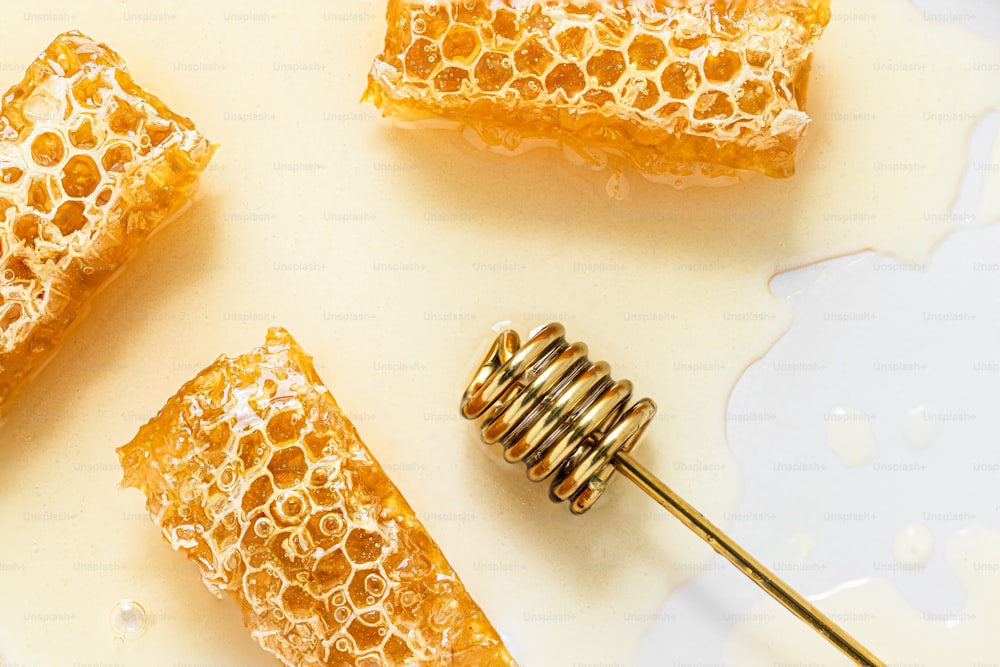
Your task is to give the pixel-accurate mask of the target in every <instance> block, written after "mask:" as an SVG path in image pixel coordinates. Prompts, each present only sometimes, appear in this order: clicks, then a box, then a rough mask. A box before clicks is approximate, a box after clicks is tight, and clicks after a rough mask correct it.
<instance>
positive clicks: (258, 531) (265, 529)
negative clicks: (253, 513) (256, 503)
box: [253, 517, 274, 538]
mask: <svg viewBox="0 0 1000 667" xmlns="http://www.w3.org/2000/svg"><path fill="white" fill-rule="evenodd" d="M253 532H254V535H256V536H257V537H264V538H266V537H268V536H269V535H270V534H271V533H273V532H274V524H273V523H271V520H270V519H268V518H264V517H262V518H260V519H257V520H256V521H254V523H253Z"/></svg>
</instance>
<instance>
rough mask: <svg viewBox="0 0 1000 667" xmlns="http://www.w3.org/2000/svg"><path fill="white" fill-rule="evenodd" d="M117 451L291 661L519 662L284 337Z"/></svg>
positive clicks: (180, 540)
mask: <svg viewBox="0 0 1000 667" xmlns="http://www.w3.org/2000/svg"><path fill="white" fill-rule="evenodd" d="M118 453H119V457H120V459H121V462H122V467H123V468H124V471H125V484H126V485H128V486H134V487H136V488H139V489H142V490H143V491H144V492H145V493H146V496H147V508H148V509H149V512H150V514H151V516H152V517H153V520H154V521H155V522H156V523H157V525H158V526H159V527H160V529H161V530H162V532H163V535H164V537H165V538H166V539H167V541H168V542H169V543H170V544H171V546H173V547H174V549H177V550H180V551H183V552H184V553H185V554H187V556H188V558H190V559H191V560H193V561H195V562H196V563H197V564H198V566H199V567H200V568H201V573H202V578H203V580H204V582H205V585H206V586H207V587H208V588H209V589H210V590H212V591H213V592H215V593H216V594H217V595H221V594H222V593H223V592H226V593H229V594H230V595H231V596H232V597H234V598H235V599H236V600H237V601H238V602H239V603H240V606H241V608H242V609H243V612H244V622H245V623H246V625H247V627H249V628H250V632H251V634H252V635H253V637H254V638H255V639H257V641H258V642H260V644H261V646H263V647H264V648H266V649H267V650H269V651H271V652H273V653H274V654H275V655H276V656H278V658H279V659H280V660H281V661H282V662H283V663H284V664H286V665H305V664H322V665H333V666H338V667H339V666H345V667H346V666H351V667H353V666H355V665H357V666H359V667H395V666H399V667H402V666H403V665H427V666H441V667H444V666H454V667H481V666H486V665H490V666H497V667H501V666H503V665H514V664H515V663H514V661H513V659H512V658H511V657H510V655H509V654H508V653H507V650H506V649H505V648H504V646H503V644H502V643H501V641H500V638H499V636H498V635H497V633H496V631H495V630H494V629H493V627H492V625H490V623H489V621H488V620H487V619H486V617H485V616H484V615H483V612H482V611H481V610H480V608H479V607H478V606H477V605H476V603H475V602H474V601H473V600H472V599H471V598H470V597H469V595H468V593H467V592H466V591H465V588H464V586H463V585H462V583H461V581H460V580H459V578H458V576H457V575H456V574H455V572H454V571H453V570H452V568H451V566H450V565H449V564H448V562H447V561H446V560H445V557H444V555H443V554H442V553H441V551H440V549H438V547H437V545H436V544H435V543H434V541H433V540H432V539H431V537H430V535H428V533H427V531H426V530H425V529H424V527H423V525H422V524H421V523H420V522H419V520H418V519H417V517H416V516H415V515H414V513H413V510H411V509H410V507H409V505H408V504H407V503H406V500H405V499H403V497H402V495H400V493H399V490H398V489H397V488H396V487H395V485H394V484H393V483H392V481H391V480H390V479H389V478H388V476H387V475H386V474H385V472H384V471H383V470H382V467H381V466H380V465H379V463H378V462H377V461H376V460H375V459H374V458H373V457H372V455H371V453H370V452H369V451H368V449H367V447H366V446H365V445H364V443H363V442H362V441H361V439H360V438H359V436H358V435H357V432H356V431H355V430H354V427H353V425H352V424H351V423H350V422H349V421H348V420H347V418H346V417H345V416H344V415H343V414H342V413H341V412H340V409H339V407H338V406H337V404H336V402H335V401H334V399H333V397H332V396H331V395H330V392H329V391H328V390H327V389H326V387H324V386H323V385H322V384H321V382H320V380H319V378H318V377H317V376H316V373H315V371H314V370H313V368H312V363H311V360H310V359H309V358H308V357H307V356H306V355H305V353H304V352H303V351H302V350H301V348H300V347H299V346H298V344H297V343H296V342H295V341H294V340H293V339H292V337H291V336H290V335H289V334H288V333H287V332H286V331H284V330H281V329H272V330H271V331H270V332H269V334H268V337H267V341H266V343H265V345H264V346H263V347H261V348H259V349H257V350H254V351H253V352H251V353H250V354H247V355H244V356H241V357H237V358H233V359H228V358H225V357H223V358H221V359H219V360H218V361H217V362H216V363H215V364H213V365H212V366H210V367H209V368H207V369H205V370H204V371H202V372H201V373H200V374H199V375H198V376H197V377H196V378H195V379H194V380H192V381H191V382H189V383H188V384H187V385H185V386H184V387H182V388H181V390H180V391H179V392H178V393H177V395H175V396H174V397H173V398H172V399H170V401H168V403H167V405H166V406H165V407H164V408H163V410H161V411H160V413H159V414H158V415H157V416H156V418H154V419H153V420H152V421H150V422H149V423H148V424H146V425H145V426H144V427H142V429H141V430H140V431H139V433H138V435H137V436H136V437H135V439H134V440H133V441H132V442H130V443H128V444H127V445H125V446H123V447H121V448H120V449H119V450H118Z"/></svg>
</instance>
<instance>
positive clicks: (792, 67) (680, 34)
mask: <svg viewBox="0 0 1000 667" xmlns="http://www.w3.org/2000/svg"><path fill="white" fill-rule="evenodd" d="M829 18H830V10H829V2H828V0H795V1H793V2H784V3H773V2H764V1H763V0H746V1H743V2H722V1H718V2H679V1H677V0H672V1H671V0H656V1H653V2H623V1H619V2H606V3H596V2H592V3H579V4H567V3H558V2H551V1H547V2H531V3H523V2H511V1H510V0H507V1H506V2H486V1H485V0H475V1H470V2H448V3H438V2H407V1H406V0H390V2H389V8H388V14H387V23H388V30H387V33H386V39H385V50H384V51H383V53H382V54H381V55H380V56H379V57H378V58H377V59H376V61H375V64H374V65H373V67H372V70H371V74H370V75H369V84H368V88H367V90H366V91H365V94H364V98H365V99H366V100H368V101H370V102H372V103H374V104H375V105H376V106H378V107H380V108H381V109H382V110H383V112H384V113H385V114H387V115H393V116H398V117H400V118H403V119H408V120H421V119H427V118H433V117H437V118H443V119H447V120H451V121H458V122H460V123H462V124H465V125H467V126H469V127H471V128H472V129H473V130H474V131H475V132H476V134H477V135H478V137H479V138H480V139H481V140H482V141H483V142H484V143H485V144H486V145H487V146H502V147H505V148H508V149H512V150H513V149H516V148H518V147H519V145H520V144H521V142H522V141H524V140H526V139H549V140H558V141H561V142H563V143H564V144H565V145H567V146H568V147H570V148H572V149H573V150H575V151H577V152H579V153H581V154H586V152H587V151H593V150H601V151H604V152H608V153H612V154H618V155H622V156H624V157H625V158H626V159H627V160H628V161H629V162H631V163H632V164H633V165H634V166H635V167H636V168H638V170H639V171H640V172H641V173H643V174H644V175H646V176H648V177H651V178H654V179H657V180H661V179H662V180H667V181H671V182H676V181H678V178H679V177H688V176H692V175H696V176H704V177H710V178H711V177H720V176H725V177H733V176H736V175H737V174H738V173H739V172H740V171H743V170H750V171H757V172H761V173H764V174H767V175H768V176H773V177H786V176H790V175H792V174H793V173H794V159H795V150H796V147H797V146H798V143H799V140H800V139H801V138H802V136H803V134H804V132H805V129H806V126H807V125H808V123H809V122H810V120H809V117H808V116H807V115H806V114H805V112H804V106H805V99H806V87H807V82H808V76H809V70H810V66H811V54H812V44H813V42H814V41H815V40H816V39H817V38H818V37H819V36H820V34H821V33H822V31H823V28H824V27H825V25H826V23H827V22H828V21H829ZM681 182H683V181H681Z"/></svg>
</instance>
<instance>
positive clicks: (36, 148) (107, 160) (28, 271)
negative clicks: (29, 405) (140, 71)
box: [0, 32, 214, 411]
mask: <svg viewBox="0 0 1000 667" xmlns="http://www.w3.org/2000/svg"><path fill="white" fill-rule="evenodd" d="M213 151H214V146H212V144H210V143H209V142H208V140H207V139H205V137H203V136H202V135H201V134H200V133H199V132H198V131H197V130H196V129H195V127H194V125H193V124H192V123H191V121H190V120H188V119H187V118H184V117H181V116H178V115H177V114H175V113H173V112H172V111H170V110H169V109H168V108H167V107H166V106H164V104H163V103H162V102H161V101H160V100H158V99H157V98H156V97H154V96H152V95H150V94H149V93H147V92H145V91H144V90H142V89H141V88H139V87H138V86H137V85H136V84H135V83H134V82H133V81H132V79H131V77H130V76H129V75H128V73H127V72H126V70H125V65H124V63H123V62H122V60H121V58H120V57H119V56H118V54H116V53H115V52H114V51H112V50H111V49H109V48H108V47H107V46H105V45H103V44H99V43H97V42H95V41H93V40H91V39H89V38H87V37H85V36H83V35H81V34H80V33H78V32H68V33H65V34H62V35H60V36H59V37H57V38H56V39H55V41H53V42H52V44H51V45H49V47H48V48H47V49H46V50H45V52H44V53H43V54H42V55H40V56H39V57H38V59H37V60H35V62H34V63H32V65H31V66H30V67H29V68H28V71H27V74H26V75H25V77H24V79H23V80H22V81H21V83H19V84H18V85H16V86H14V87H13V88H11V89H10V90H9V91H7V93H6V95H5V96H4V98H3V107H2V109H0V207H2V209H3V212H4V213H3V216H2V217H0V411H2V409H3V407H4V405H5V403H7V401H8V399H9V398H10V397H11V396H12V395H13V394H14V392H15V391H16V390H17V388H18V387H19V386H20V385H21V384H22V383H23V382H24V381H25V380H26V379H27V378H28V377H29V376H30V375H31V374H32V373H33V372H34V371H36V370H38V368H40V366H41V365H42V364H43V363H44V361H45V360H47V359H48V358H49V357H50V356H51V354H52V353H53V352H54V351H55V350H56V348H57V347H58V345H59V343H60V342H61V340H62V339H63V337H64V335H65V333H66V330H67V329H68V327H69V326H70V324H72V323H73V321H74V320H76V318H77V316H78V315H79V314H80V312H81V310H82V309H83V307H84V306H85V305H86V303H87V301H88V299H89V298H90V296H91V295H92V294H93V292H94V291H95V290H97V289H98V288H99V287H101V286H102V285H103V284H104V283H106V282H107V280H108V279H109V278H110V277H111V275H112V274H113V273H114V272H115V271H116V270H117V269H119V268H120V267H121V266H122V265H123V264H124V263H125V261H126V259H127V258H128V257H129V256H130V255H131V254H132V253H133V252H134V251H135V249H136V247H137V246H138V244H139V243H140V242H141V241H142V240H143V239H145V238H146V237H147V236H148V235H149V234H150V233H151V232H152V231H153V230H154V229H155V228H156V227H157V226H158V225H159V224H160V223H161V222H163V221H164V220H165V219H166V218H168V217H169V216H170V215H171V214H172V213H174V212H175V211H177V210H178V209H179V208H181V207H182V206H183V205H184V204H185V203H186V202H187V201H188V200H189V199H190V197H191V195H192V194H193V191H194V188H195V186H196V181H197V178H198V175H199V174H200V173H201V172H202V171H203V170H204V169H205V167H206V166H207V165H208V162H209V160H210V159H211V157H212V153H213Z"/></svg>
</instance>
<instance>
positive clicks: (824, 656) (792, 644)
mask: <svg viewBox="0 0 1000 667" xmlns="http://www.w3.org/2000/svg"><path fill="white" fill-rule="evenodd" d="M945 551H946V557H947V560H948V565H949V566H950V567H951V569H952V571H953V572H954V573H955V575H956V576H957V577H958V579H959V581H960V582H961V584H962V587H963V588H964V589H965V591H966V592H967V593H968V599H967V601H966V603H965V605H964V606H962V608H961V609H960V610H958V611H956V612H954V613H952V614H947V615H935V614H927V613H921V612H919V611H917V610H916V609H914V608H913V607H912V606H911V605H910V604H909V602H908V601H907V600H906V599H905V598H904V597H903V596H902V595H901V594H900V592H899V591H898V590H897V589H896V588H894V587H893V586H892V585H891V584H889V583H888V582H887V581H885V580H884V579H879V578H875V579H867V580H860V581H857V582H852V583H849V584H845V585H844V586H841V587H839V588H838V589H836V590H834V591H831V592H830V593H828V594H825V595H820V596H816V597H815V598H814V599H815V601H816V602H817V604H819V605H820V606H821V607H822V608H823V610H824V611H826V612H827V613H828V614H830V615H831V617H833V618H839V619H843V621H842V622H843V623H844V624H845V625H850V626H851V627H852V628H853V631H854V632H855V633H856V636H857V637H858V639H859V640H861V641H862V642H864V643H865V644H866V645H867V646H868V647H869V648H870V649H871V650H872V651H874V652H875V654H876V655H878V656H880V657H882V658H883V659H884V660H887V661H889V664H892V665H913V666H917V667H924V666H930V665H954V666H956V667H958V666H960V665H966V666H985V665H992V664H996V659H997V638H996V623H997V620H998V619H1000V562H998V558H997V554H1000V531H996V530H990V529H988V528H986V527H984V526H978V525H972V526H969V527H967V528H963V529H962V530H960V531H958V532H957V533H956V534H955V535H953V536H952V537H951V538H950V539H949V540H948V542H947V544H946V545H945ZM901 562H902V561H901ZM911 565H912V563H911ZM746 616H747V618H748V619H749V620H745V621H742V622H740V623H739V624H737V626H736V628H735V629H734V630H733V632H732V634H730V635H729V637H728V638H727V639H726V643H725V646H724V650H725V653H726V661H727V664H732V665H740V667H765V666H766V667H771V666H772V665H815V666H816V667H820V666H822V667H827V666H833V665H851V664H854V663H853V662H852V661H850V660H847V659H843V658H841V659H839V660H838V659H837V657H836V654H835V653H831V651H830V649H829V648H828V647H827V646H824V645H823V644H824V643H825V642H824V641H823V640H822V639H821V638H819V637H818V636H817V635H816V634H815V633H812V632H811V631H810V630H808V629H807V628H806V627H805V626H803V625H802V624H801V623H799V622H797V620H796V619H794V617H791V616H790V615H789V614H786V613H784V610H781V609H780V608H776V605H773V604H761V605H759V606H757V607H754V608H753V610H752V611H750V612H748V613H747V614H746ZM945 616H946V617H945ZM887 656H888V657H887Z"/></svg>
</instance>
